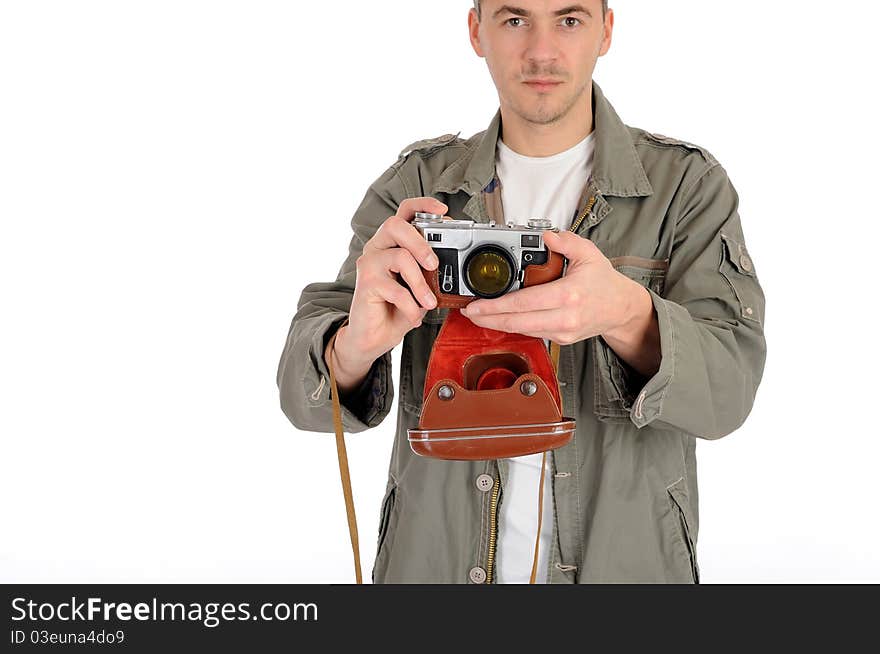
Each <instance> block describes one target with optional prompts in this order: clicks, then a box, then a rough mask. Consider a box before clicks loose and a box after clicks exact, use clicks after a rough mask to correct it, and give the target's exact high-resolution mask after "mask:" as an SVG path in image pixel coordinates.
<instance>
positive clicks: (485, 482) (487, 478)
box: [476, 475, 495, 493]
mask: <svg viewBox="0 0 880 654" xmlns="http://www.w3.org/2000/svg"><path fill="white" fill-rule="evenodd" d="M476 483H477V490H481V491H483V492H484V493H486V492H488V491H490V490H492V486H493V485H494V484H495V480H494V479H492V476H491V475H480V476H479V477H477V482H476Z"/></svg>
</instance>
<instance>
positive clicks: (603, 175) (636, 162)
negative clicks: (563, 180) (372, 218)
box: [432, 81, 654, 197]
mask: <svg viewBox="0 0 880 654" xmlns="http://www.w3.org/2000/svg"><path fill="white" fill-rule="evenodd" d="M592 84H593V117H594V118H593V120H594V123H593V125H594V129H595V132H596V137H595V138H596V146H595V150H594V154H593V175H592V179H593V183H594V184H595V186H596V188H597V190H598V191H599V193H601V194H602V195H615V196H619V197H640V196H646V195H651V194H652V193H653V192H654V191H653V189H652V188H651V183H650V182H649V181H648V176H647V175H646V174H645V169H644V167H643V166H642V161H641V159H640V158H639V154H638V152H636V149H635V146H634V145H633V140H632V137H631V136H630V132H629V128H627V126H626V125H624V124H623V121H621V120H620V117H619V116H618V115H617V112H616V111H615V110H614V107H612V106H611V103H610V102H608V100H607V99H606V98H605V95H604V94H603V93H602V89H601V88H599V85H598V84H597V83H596V82H595V81H593V83H592ZM500 133H501V110H500V109H499V110H498V111H497V112H496V113H495V117H494V118H493V119H492V122H491V123H490V124H489V127H488V128H487V129H486V131H485V132H483V134H482V136H480V135H476V136H475V137H474V142H473V143H472V145H471V147H470V149H469V150H468V152H467V153H465V155H464V156H463V157H462V158H461V159H459V160H458V161H456V162H455V163H454V164H452V165H451V166H449V167H448V168H447V169H446V170H444V171H443V173H442V174H441V175H440V176H439V177H438V178H437V181H436V183H435V184H434V188H433V189H432V192H433V193H440V192H443V193H450V192H451V193H455V192H458V191H460V190H464V191H466V192H467V193H469V194H470V195H475V194H476V193H478V192H479V191H482V190H483V189H485V188H486V187H487V186H489V185H490V184H491V183H492V181H493V180H494V178H495V148H496V145H497V142H498V136H499V134H500ZM463 167H464V172H463V174H462V168H463Z"/></svg>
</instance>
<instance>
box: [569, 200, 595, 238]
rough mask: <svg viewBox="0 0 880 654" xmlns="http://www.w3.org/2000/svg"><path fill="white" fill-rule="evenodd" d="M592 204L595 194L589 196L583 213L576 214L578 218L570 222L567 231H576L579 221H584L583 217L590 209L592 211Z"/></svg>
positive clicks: (579, 224)
mask: <svg viewBox="0 0 880 654" xmlns="http://www.w3.org/2000/svg"><path fill="white" fill-rule="evenodd" d="M594 204H596V196H595V195H591V196H590V199H589V200H588V201H587V206H586V208H585V209H584V211H583V213H582V214H581V215H580V216H578V219H577V220H575V221H574V222H573V223H572V224H571V227H570V228H569V229H568V231H570V232H576V231H577V229H578V227H580V226H581V223H582V222H584V218H586V217H587V214H588V213H590V211H592V209H593V205H594Z"/></svg>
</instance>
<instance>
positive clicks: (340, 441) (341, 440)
mask: <svg viewBox="0 0 880 654" xmlns="http://www.w3.org/2000/svg"><path fill="white" fill-rule="evenodd" d="M347 323H348V320H347V319H346V320H345V322H343V323H342V325H340V326H339V328H337V330H336V332H334V334H333V336H331V337H330V342H329V343H328V346H327V351H329V352H330V353H331V355H330V357H328V361H327V368H328V369H329V370H330V395H331V398H332V400H333V428H334V429H335V431H336V453H337V455H338V458H339V476H340V477H341V478H342V495H343V497H344V498H345V512H346V515H347V516H348V533H349V536H350V537H351V551H352V555H353V556H354V575H355V579H356V581H357V583H358V584H363V583H364V582H363V579H362V578H361V553H360V546H359V544H358V528H357V516H356V515H355V512H354V496H353V495H352V492H351V475H350V474H349V470H348V454H347V452H346V450H345V434H344V430H343V427H342V409H341V407H340V404H339V392H338V390H337V388H336V375H335V374H334V372H333V355H332V352H333V346H334V345H335V343H336V334H338V333H339V329H340V328H342V326H344V325H345V324H347ZM550 359H551V361H552V362H553V371H554V373H557V374H558V370H559V344H558V343H554V342H552V341H551V343H550ZM546 465H547V452H546V451H545V452H544V454H543V456H542V457H541V480H540V481H539V482H538V531H537V534H536V536H535V557H534V559H533V561H532V572H531V575H530V576H529V583H530V584H534V583H535V577H536V575H537V572H538V549H539V546H540V543H541V521H542V519H543V514H544V476H545V473H546Z"/></svg>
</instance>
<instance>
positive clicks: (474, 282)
mask: <svg viewBox="0 0 880 654" xmlns="http://www.w3.org/2000/svg"><path fill="white" fill-rule="evenodd" d="M515 270H516V265H515V264H514V262H513V258H512V257H511V256H510V254H509V253H508V252H507V251H506V250H505V249H504V248H501V247H499V246H497V245H483V246H481V247H478V248H476V249H474V251H473V252H471V253H470V254H469V255H468V256H467V258H466V259H465V262H464V283H465V284H466V285H467V287H468V288H469V289H470V291H471V292H472V293H473V294H474V295H476V296H477V297H481V298H494V297H498V296H500V295H503V294H504V293H506V292H507V290H508V289H509V288H510V287H511V286H512V285H513V281H514V278H515V272H514V271H515Z"/></svg>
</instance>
